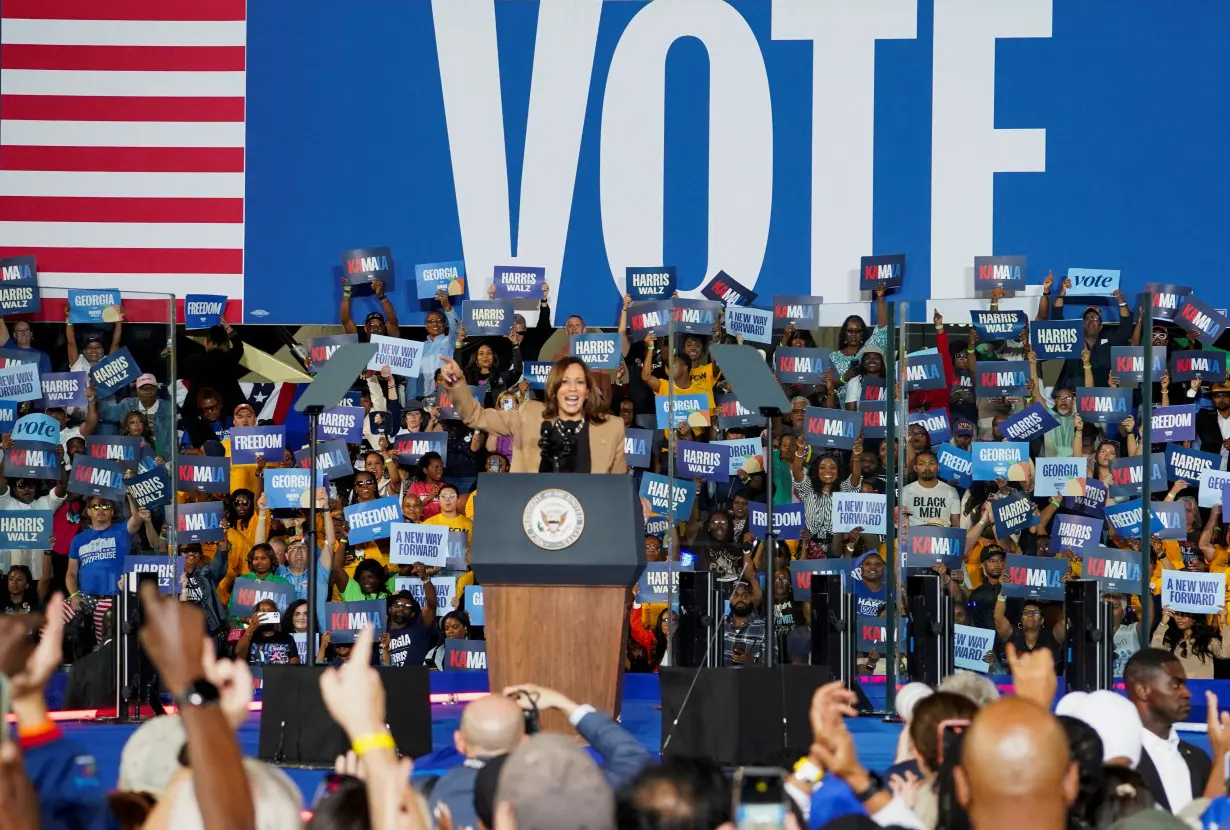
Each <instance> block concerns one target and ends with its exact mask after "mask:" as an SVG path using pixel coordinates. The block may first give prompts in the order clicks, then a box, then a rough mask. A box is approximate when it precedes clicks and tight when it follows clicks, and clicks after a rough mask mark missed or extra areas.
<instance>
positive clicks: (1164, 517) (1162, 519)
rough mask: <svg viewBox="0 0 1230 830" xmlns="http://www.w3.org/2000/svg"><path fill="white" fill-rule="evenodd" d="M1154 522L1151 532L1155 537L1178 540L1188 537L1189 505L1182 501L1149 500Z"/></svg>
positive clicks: (1150, 527) (1150, 528) (1150, 512)
mask: <svg viewBox="0 0 1230 830" xmlns="http://www.w3.org/2000/svg"><path fill="white" fill-rule="evenodd" d="M1149 514H1150V515H1151V516H1152V517H1153V523H1152V524H1151V525H1150V526H1149V532H1150V533H1151V534H1152V536H1153V538H1155V539H1164V540H1169V541H1178V540H1183V539H1186V538H1187V505H1186V504H1184V503H1183V502H1180V501H1153V502H1149Z"/></svg>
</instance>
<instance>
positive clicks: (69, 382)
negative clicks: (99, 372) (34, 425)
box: [39, 372, 89, 409]
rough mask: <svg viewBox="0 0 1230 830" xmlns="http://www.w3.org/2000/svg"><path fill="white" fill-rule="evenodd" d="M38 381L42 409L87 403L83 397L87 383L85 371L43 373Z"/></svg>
mask: <svg viewBox="0 0 1230 830" xmlns="http://www.w3.org/2000/svg"><path fill="white" fill-rule="evenodd" d="M39 382H40V383H41V384H42V387H43V408H44V409H63V408H66V407H70V406H86V405H87V404H88V403H89V401H87V400H86V397H85V389H86V386H88V385H89V381H88V380H87V375H86V373H85V372H53V373H52V374H49V375H43V376H42V377H41V378H39Z"/></svg>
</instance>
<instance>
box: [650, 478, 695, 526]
mask: <svg viewBox="0 0 1230 830" xmlns="http://www.w3.org/2000/svg"><path fill="white" fill-rule="evenodd" d="M672 489H673V493H672ZM640 497H641V498H643V499H648V500H649V505H650V507H651V508H652V509H653V512H654V515H656V516H666V515H670V514H671V513H672V511H671V501H672V498H673V500H674V504H675V507H674V511H673V516H674V519H675V521H677V522H682V521H686V520H687V518H688V516H690V515H691V514H692V499H694V498H695V497H696V485H695V484H693V483H692V482H690V481H687V480H685V479H680V478H677V479H675V483H674V487H673V488H672V487H671V484H670V480H669V479H667V477H666V476H661V475H658V474H657V473H645V474H644V475H642V476H641V491H640ZM646 518H648V517H646Z"/></svg>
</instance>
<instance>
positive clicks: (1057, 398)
mask: <svg viewBox="0 0 1230 830" xmlns="http://www.w3.org/2000/svg"><path fill="white" fill-rule="evenodd" d="M1074 400H1076V396H1075V395H1056V396H1055V401H1056V402H1059V401H1074Z"/></svg>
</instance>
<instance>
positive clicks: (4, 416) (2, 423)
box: [0, 400, 19, 435]
mask: <svg viewBox="0 0 1230 830" xmlns="http://www.w3.org/2000/svg"><path fill="white" fill-rule="evenodd" d="M18 408H19V407H18V404H17V403H16V402H15V401H3V400H0V435H3V434H4V433H6V432H12V431H13V424H15V423H17V410H18Z"/></svg>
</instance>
